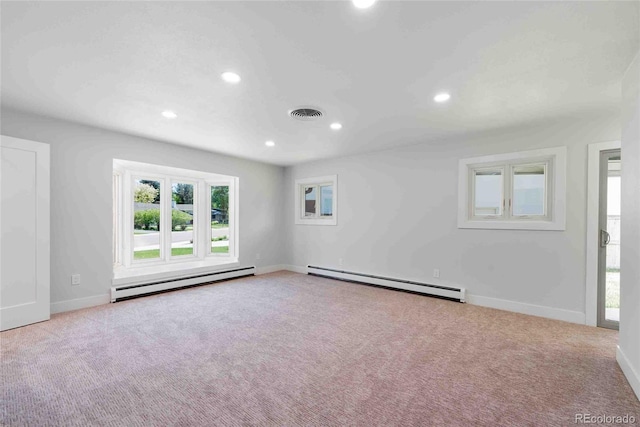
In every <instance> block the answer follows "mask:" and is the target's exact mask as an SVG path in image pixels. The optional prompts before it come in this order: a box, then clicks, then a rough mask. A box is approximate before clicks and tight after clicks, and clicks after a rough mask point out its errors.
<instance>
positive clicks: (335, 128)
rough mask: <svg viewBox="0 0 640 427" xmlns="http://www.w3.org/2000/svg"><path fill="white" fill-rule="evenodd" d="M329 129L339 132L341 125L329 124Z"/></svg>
mask: <svg viewBox="0 0 640 427" xmlns="http://www.w3.org/2000/svg"><path fill="white" fill-rule="evenodd" d="M329 127H330V128H331V129H333V130H340V129H342V125H341V124H340V123H337V122H336V123H331V125H330V126H329Z"/></svg>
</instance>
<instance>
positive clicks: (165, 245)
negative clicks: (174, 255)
mask: <svg viewBox="0 0 640 427" xmlns="http://www.w3.org/2000/svg"><path fill="white" fill-rule="evenodd" d="M159 181H160V194H162V196H161V197H160V216H161V218H160V223H161V224H162V229H161V230H160V247H161V248H162V253H161V254H160V259H162V260H164V261H165V262H166V261H169V260H170V259H171V231H172V227H171V209H172V207H171V206H172V201H173V197H172V194H171V193H172V191H171V189H172V187H171V178H170V177H164V178H162V179H160V180H159Z"/></svg>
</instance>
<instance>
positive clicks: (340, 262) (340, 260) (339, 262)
mask: <svg viewBox="0 0 640 427" xmlns="http://www.w3.org/2000/svg"><path fill="white" fill-rule="evenodd" d="M343 264H344V263H343V262H342V258H340V259H339V260H338V265H339V266H340V267H342V265H343Z"/></svg>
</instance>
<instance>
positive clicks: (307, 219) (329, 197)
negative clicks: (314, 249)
mask: <svg viewBox="0 0 640 427" xmlns="http://www.w3.org/2000/svg"><path fill="white" fill-rule="evenodd" d="M337 183H338V178H337V175H330V176H321V177H315V178H305V179H298V180H296V184H295V208H296V209H295V219H296V221H295V223H296V224H306V225H336V224H337V217H338V212H337V208H338V204H337V200H338V194H337V191H338V189H337Z"/></svg>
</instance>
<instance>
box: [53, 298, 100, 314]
mask: <svg viewBox="0 0 640 427" xmlns="http://www.w3.org/2000/svg"><path fill="white" fill-rule="evenodd" d="M110 301H111V299H110V297H109V294H104V295H96V296H93V297H86V298H76V299H70V300H66V301H58V302H52V303H51V305H50V310H51V314H56V313H64V312H65V311H72V310H80V309H81V308H89V307H94V306H96V305H102V304H109V302H110Z"/></svg>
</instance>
